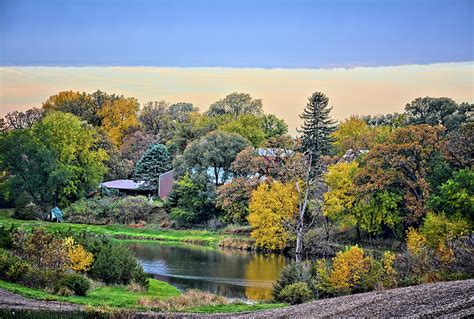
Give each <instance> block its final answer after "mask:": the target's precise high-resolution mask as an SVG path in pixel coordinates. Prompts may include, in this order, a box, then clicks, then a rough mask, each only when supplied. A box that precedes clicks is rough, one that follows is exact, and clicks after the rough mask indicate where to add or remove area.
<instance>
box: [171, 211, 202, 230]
mask: <svg viewBox="0 0 474 319" xmlns="http://www.w3.org/2000/svg"><path fill="white" fill-rule="evenodd" d="M170 218H171V220H173V221H174V222H176V224H177V225H178V226H179V227H190V226H192V225H193V224H194V223H195V222H196V221H197V219H198V218H197V214H196V213H194V212H193V211H189V210H186V209H183V208H179V207H175V208H173V209H171V213H170Z"/></svg>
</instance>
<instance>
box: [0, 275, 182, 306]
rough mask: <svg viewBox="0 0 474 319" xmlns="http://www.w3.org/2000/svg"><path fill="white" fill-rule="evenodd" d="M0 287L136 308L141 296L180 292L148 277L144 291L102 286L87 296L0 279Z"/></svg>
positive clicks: (39, 296)
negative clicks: (55, 291)
mask: <svg viewBox="0 0 474 319" xmlns="http://www.w3.org/2000/svg"><path fill="white" fill-rule="evenodd" d="M0 288H3V289H6V290H9V291H11V292H14V293H17V294H19V295H22V296H24V297H27V298H33V299H40V300H56V301H65V302H71V303H76V304H82V305H90V306H109V307H120V308H137V307H138V306H139V305H138V299H140V298H143V297H159V298H167V297H171V296H177V295H179V294H180V292H179V290H178V289H177V288H175V287H173V286H171V285H170V284H167V283H165V282H162V281H159V280H155V279H150V288H149V289H148V292H146V293H137V292H131V291H129V290H128V289H127V287H126V286H103V287H98V288H95V289H93V290H91V291H90V292H89V293H88V294H87V296H83V297H81V296H67V297H65V296H58V295H54V294H50V293H47V292H44V291H43V290H37V289H32V288H28V287H25V286H21V285H18V284H14V283H10V282H6V281H2V280H0Z"/></svg>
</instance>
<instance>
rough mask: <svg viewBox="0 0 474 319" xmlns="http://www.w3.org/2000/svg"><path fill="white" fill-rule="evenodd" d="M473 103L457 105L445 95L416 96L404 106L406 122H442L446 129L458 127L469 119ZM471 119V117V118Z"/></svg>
mask: <svg viewBox="0 0 474 319" xmlns="http://www.w3.org/2000/svg"><path fill="white" fill-rule="evenodd" d="M473 109H474V105H472V104H471V105H470V104H468V103H463V104H461V105H458V104H457V103H456V102H455V101H453V100H452V99H450V98H447V97H441V98H433V97H424V98H417V99H415V100H413V101H412V102H411V103H408V104H407V105H406V107H405V115H406V119H407V122H408V124H415V125H417V124H429V125H432V126H434V125H439V124H442V125H443V126H444V127H445V128H446V129H447V130H448V131H451V130H454V129H456V128H458V127H459V126H460V125H461V124H462V123H464V122H466V121H467V120H468V119H469V116H472V115H470V114H471V113H472V110H473ZM471 120H472V119H471Z"/></svg>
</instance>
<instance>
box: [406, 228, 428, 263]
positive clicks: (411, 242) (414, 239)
mask: <svg viewBox="0 0 474 319" xmlns="http://www.w3.org/2000/svg"><path fill="white" fill-rule="evenodd" d="M425 247H426V237H425V236H423V235H422V234H420V232H419V231H418V230H416V229H414V228H413V227H410V228H408V231H407V249H408V252H409V253H410V255H412V256H419V255H420V254H421V252H422V251H423V249H425Z"/></svg>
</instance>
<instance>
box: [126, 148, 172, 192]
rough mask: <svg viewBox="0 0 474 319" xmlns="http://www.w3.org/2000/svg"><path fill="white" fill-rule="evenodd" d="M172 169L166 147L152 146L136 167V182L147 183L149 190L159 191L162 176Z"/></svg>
mask: <svg viewBox="0 0 474 319" xmlns="http://www.w3.org/2000/svg"><path fill="white" fill-rule="evenodd" d="M171 169H172V166H171V157H170V154H169V152H168V149H167V148H166V146H164V145H163V144H151V145H150V146H148V148H147V150H146V151H145V153H144V154H143V156H142V157H141V158H140V159H139V160H138V162H137V163H136V165H135V180H137V181H145V182H147V185H146V186H145V187H146V188H147V189H152V190H156V191H158V187H159V182H160V175H161V174H163V173H165V172H167V171H169V170H171Z"/></svg>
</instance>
